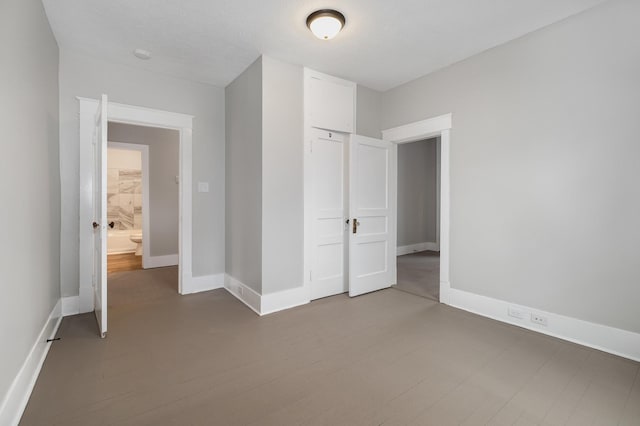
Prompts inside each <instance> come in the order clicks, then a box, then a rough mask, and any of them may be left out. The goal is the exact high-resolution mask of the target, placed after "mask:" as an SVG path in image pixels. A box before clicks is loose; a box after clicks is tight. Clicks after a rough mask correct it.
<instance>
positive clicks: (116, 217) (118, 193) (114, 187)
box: [107, 168, 142, 230]
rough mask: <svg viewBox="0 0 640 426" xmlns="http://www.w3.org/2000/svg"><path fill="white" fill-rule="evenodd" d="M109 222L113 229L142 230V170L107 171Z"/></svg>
mask: <svg viewBox="0 0 640 426" xmlns="http://www.w3.org/2000/svg"><path fill="white" fill-rule="evenodd" d="M107 221H108V222H114V223H115V226H114V228H113V229H119V230H127V229H142V170H136V169H117V168H109V169H107Z"/></svg>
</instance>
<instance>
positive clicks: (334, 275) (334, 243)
mask: <svg viewBox="0 0 640 426" xmlns="http://www.w3.org/2000/svg"><path fill="white" fill-rule="evenodd" d="M310 150H311V153H310V155H311V163H310V164H311V169H312V172H311V173H312V174H311V182H312V189H311V193H312V194H313V195H312V197H313V198H312V201H311V204H312V225H311V227H312V230H311V232H312V235H313V239H312V240H313V247H312V248H311V250H312V259H311V277H310V278H311V299H312V300H313V299H319V298H321V297H327V296H332V295H334V294H340V293H345V292H346V291H347V282H346V274H345V256H346V254H347V253H346V250H345V229H346V223H345V222H346V220H347V217H348V215H347V213H346V209H345V206H346V190H345V152H346V147H345V136H344V135H343V134H340V133H335V132H331V131H326V130H320V129H314V130H313V133H312V140H311V147H310Z"/></svg>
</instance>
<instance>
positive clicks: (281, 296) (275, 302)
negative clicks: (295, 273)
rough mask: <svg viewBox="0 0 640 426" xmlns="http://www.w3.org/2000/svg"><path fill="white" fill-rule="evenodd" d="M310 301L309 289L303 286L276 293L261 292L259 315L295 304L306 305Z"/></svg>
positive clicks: (291, 306) (294, 305)
mask: <svg viewBox="0 0 640 426" xmlns="http://www.w3.org/2000/svg"><path fill="white" fill-rule="evenodd" d="M310 301H311V299H310V293H309V289H308V288H305V287H304V286H302V287H296V288H292V289H289V290H283V291H278V292H276V293H269V294H263V295H262V300H261V305H260V315H267V314H272V313H274V312H278V311H282V310H285V309H289V308H294V307H296V306H300V305H306V304H307V303H309V302H310Z"/></svg>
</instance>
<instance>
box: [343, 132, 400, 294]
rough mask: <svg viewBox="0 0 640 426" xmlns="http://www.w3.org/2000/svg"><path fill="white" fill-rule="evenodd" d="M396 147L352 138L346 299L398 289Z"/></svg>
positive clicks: (382, 142)
mask: <svg viewBox="0 0 640 426" xmlns="http://www.w3.org/2000/svg"><path fill="white" fill-rule="evenodd" d="M396 155H397V147H396V145H395V144H393V143H391V142H387V141H383V140H380V139H373V138H368V137H365V136H359V135H353V136H351V138H350V141H349V183H350V185H349V189H350V194H349V200H350V202H349V204H350V207H349V210H350V216H351V220H350V229H349V296H358V295H360V294H363V293H368V292H371V291H376V290H380V289H383V288H387V287H390V286H391V285H393V284H395V283H396V220H395V217H394V215H395V205H396V179H397V171H396V167H397V163H396Z"/></svg>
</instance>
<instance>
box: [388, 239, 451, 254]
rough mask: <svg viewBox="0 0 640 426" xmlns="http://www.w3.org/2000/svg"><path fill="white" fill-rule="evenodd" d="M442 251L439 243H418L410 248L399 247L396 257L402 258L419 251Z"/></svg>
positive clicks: (409, 246)
mask: <svg viewBox="0 0 640 426" xmlns="http://www.w3.org/2000/svg"><path fill="white" fill-rule="evenodd" d="M426 250H429V251H440V247H438V243H435V242H434V243H432V242H426V243H418V244H411V245H408V246H398V247H397V249H396V256H402V255H405V254H410V253H417V252H419V251H426Z"/></svg>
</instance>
